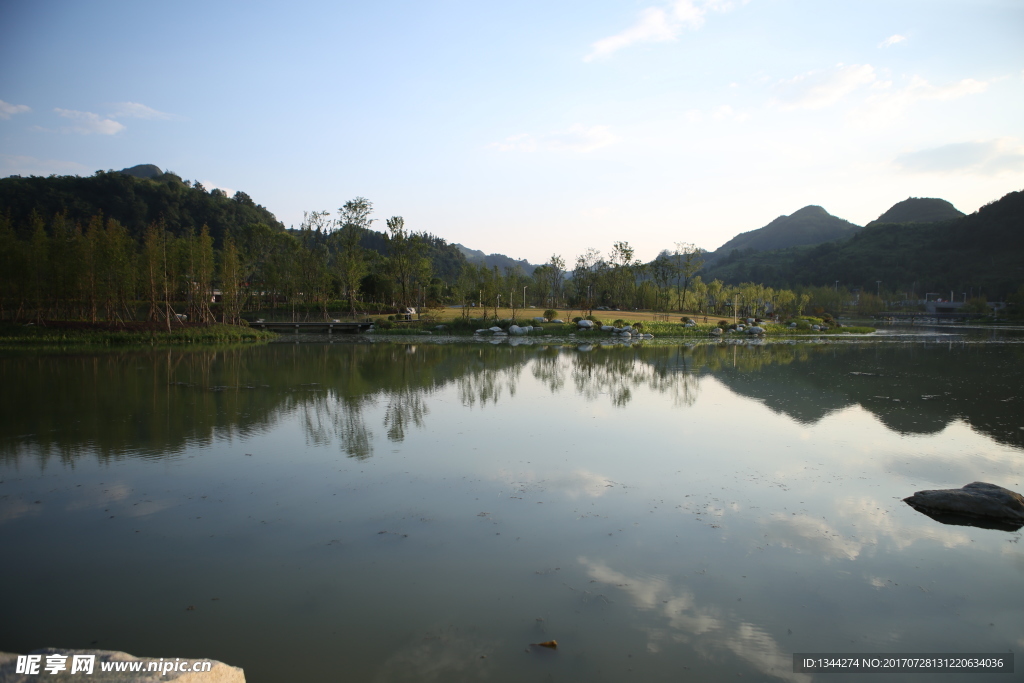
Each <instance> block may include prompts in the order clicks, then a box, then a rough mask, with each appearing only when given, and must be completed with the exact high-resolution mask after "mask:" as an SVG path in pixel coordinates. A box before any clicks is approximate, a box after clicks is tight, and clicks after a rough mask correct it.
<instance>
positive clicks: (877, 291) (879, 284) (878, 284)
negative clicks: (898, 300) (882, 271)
mask: <svg viewBox="0 0 1024 683" xmlns="http://www.w3.org/2000/svg"><path fill="white" fill-rule="evenodd" d="M881 291H882V281H881V280H875V296H877V297H881V296H882V294H881Z"/></svg>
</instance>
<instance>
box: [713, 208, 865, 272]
mask: <svg viewBox="0 0 1024 683" xmlns="http://www.w3.org/2000/svg"><path fill="white" fill-rule="evenodd" d="M857 230H860V226H858V225H855V224H853V223H851V222H849V221H846V220H843V219H842V218H836V217H835V216H833V215H831V214H829V212H828V211H825V209H823V208H821V207H820V206H805V207H804V208H802V209H800V210H799V211H797V212H795V213H793V214H792V215H789V216H779V217H778V218H776V219H775V220H773V221H772V222H771V223H769V224H768V225H766V226H764V227H763V228H758V229H757V230H751V231H749V232H743V233H740V234H739V235H736V236H735V237H733V238H732V239H731V240H729V241H728V242H726V243H725V244H723V245H722V246H721V247H719V248H718V249H717V250H715V252H714V253H713V254H711V255H710V256H709V259H708V260H709V261H712V260H714V261H717V260H720V259H723V258H727V257H729V258H736V257H733V256H732V254H733V253H736V254H737V255H742V254H743V253H744V251H745V250H748V249H752V250H754V251H767V250H770V249H784V248H786V247H794V246H798V245H814V244H821V243H822V242H830V241H832V240H836V239H840V238H843V237H846V236H848V235H850V234H852V233H854V232H856V231H857Z"/></svg>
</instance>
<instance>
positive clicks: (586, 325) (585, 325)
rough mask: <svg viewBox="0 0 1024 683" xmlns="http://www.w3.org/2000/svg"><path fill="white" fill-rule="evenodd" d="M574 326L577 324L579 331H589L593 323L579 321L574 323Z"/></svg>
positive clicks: (591, 321) (590, 321)
mask: <svg viewBox="0 0 1024 683" xmlns="http://www.w3.org/2000/svg"><path fill="white" fill-rule="evenodd" d="M576 324H577V325H578V326H579V327H580V328H581V329H584V330H589V329H591V328H592V327H593V326H594V321H593V320H581V321H579V322H578V323H576Z"/></svg>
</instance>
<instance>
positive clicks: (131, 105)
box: [109, 102, 174, 120]
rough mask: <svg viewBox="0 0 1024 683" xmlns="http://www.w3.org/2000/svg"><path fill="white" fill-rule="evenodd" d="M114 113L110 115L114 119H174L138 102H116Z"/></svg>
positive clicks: (170, 115) (171, 115) (172, 116)
mask: <svg viewBox="0 0 1024 683" xmlns="http://www.w3.org/2000/svg"><path fill="white" fill-rule="evenodd" d="M113 107H114V111H113V112H112V113H111V114H110V115H109V116H110V118H113V119H124V118H130V119H162V120H167V119H173V118H174V115H173V114H167V113H165V112H162V111H157V110H156V109H153V108H152V107H147V106H146V105H144V104H139V103H138V102H115V103H114V104H113Z"/></svg>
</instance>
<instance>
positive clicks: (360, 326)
mask: <svg viewBox="0 0 1024 683" xmlns="http://www.w3.org/2000/svg"><path fill="white" fill-rule="evenodd" d="M249 327H254V328H256V329H258V330H270V331H271V332H279V333H281V334H285V333H289V332H290V333H293V334H299V333H300V332H313V333H318V334H328V335H332V334H335V333H337V334H362V333H363V332H366V331H367V330H369V329H370V328H371V327H373V323H341V322H332V321H327V322H321V323H290V322H267V321H264V320H257V321H256V322H251V323H249Z"/></svg>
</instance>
